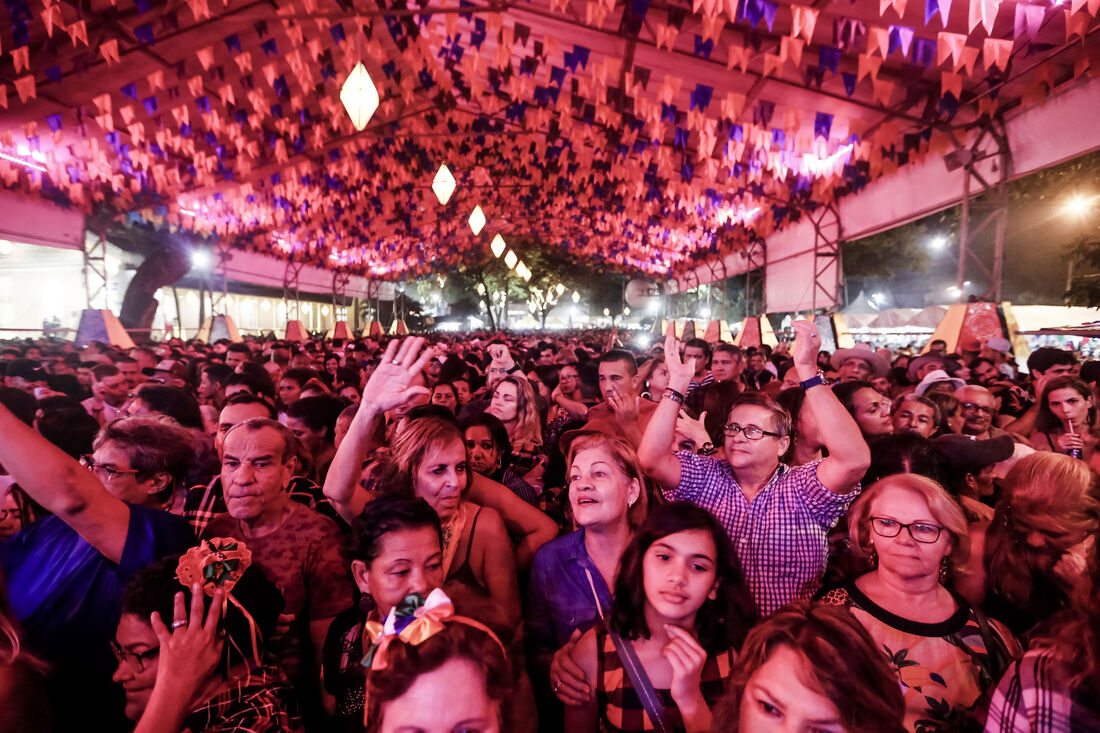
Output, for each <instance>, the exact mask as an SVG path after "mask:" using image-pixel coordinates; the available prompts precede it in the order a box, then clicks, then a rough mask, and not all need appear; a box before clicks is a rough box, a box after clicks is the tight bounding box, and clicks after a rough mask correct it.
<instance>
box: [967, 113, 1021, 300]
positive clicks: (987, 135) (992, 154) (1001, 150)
mask: <svg viewBox="0 0 1100 733" xmlns="http://www.w3.org/2000/svg"><path fill="white" fill-rule="evenodd" d="M959 152H960V153H965V154H964V155H962V156H960V157H961V158H963V159H964V160H965V161H966V162H965V164H964V168H965V176H964V177H963V195H962V212H961V214H960V216H959V266H958V277H957V280H956V282H955V288H956V292H957V293H958V296H957V298H956V299H957V301H958V302H960V303H961V302H963V301H964V300H965V298H966V293H965V287H966V282H967V278H966V272H967V263H968V261H972V262H973V263H974V264H976V265H977V267H978V269H979V270H980V271H982V272H984V273H985V275H986V276H987V277H988V278H989V287H988V288H987V289H986V291H985V292H984V293H983V294H982V295H981V299H982V300H989V301H992V302H994V303H999V302H1000V301H1001V280H1002V273H1003V270H1004V248H1005V230H1006V229H1007V226H1008V186H1007V182H1008V180H1009V178H1010V177H1011V175H1012V151H1011V149H1010V148H1009V145H1008V134H1007V132H1006V130H1005V126H1004V121H1003V120H1000V119H993V120H987V121H986V122H985V123H984V124H983V126H982V131H981V132H980V133H979V134H978V136H977V137H976V138H975V139H974V142H973V143H972V144H971V146H970V147H969V148H960V150H959ZM991 158H995V159H996V160H995V162H994V171H995V172H996V175H997V178H996V180H995V181H994V182H993V183H989V181H987V180H986V179H985V176H983V175H982V174H981V173H980V172H979V171H978V170H977V167H976V166H977V164H978V163H980V162H981V161H984V160H989V159H991ZM971 199H973V200H971ZM990 224H992V225H993V263H992V267H990V266H988V265H986V263H984V262H982V261H981V259H980V258H979V257H978V256H977V255H976V254H975V253H974V251H973V248H972V243H973V242H974V241H975V240H976V239H977V238H978V236H979V235H980V234H981V233H982V232H983V231H985V229H986V228H987V227H988V226H989V225H990Z"/></svg>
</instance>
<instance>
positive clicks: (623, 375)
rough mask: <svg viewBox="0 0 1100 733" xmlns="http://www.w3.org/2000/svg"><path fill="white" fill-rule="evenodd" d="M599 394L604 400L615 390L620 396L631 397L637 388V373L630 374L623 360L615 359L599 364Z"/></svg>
mask: <svg viewBox="0 0 1100 733" xmlns="http://www.w3.org/2000/svg"><path fill="white" fill-rule="evenodd" d="M599 374H600V394H601V395H603V398H604V399H605V400H606V399H608V397H609V396H610V395H611V393H612V392H615V393H616V394H618V395H619V396H620V397H633V396H634V394H635V392H637V389H638V375H637V374H634V375H631V373H630V367H629V366H628V365H627V363H626V362H625V361H621V360H619V359H616V360H615V361H608V362H604V363H603V364H600V366H599Z"/></svg>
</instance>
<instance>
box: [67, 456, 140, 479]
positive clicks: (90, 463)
mask: <svg viewBox="0 0 1100 733" xmlns="http://www.w3.org/2000/svg"><path fill="white" fill-rule="evenodd" d="M80 465H81V466H84V468H87V469H88V470H89V471H91V472H92V473H94V474H95V475H97V476H99V477H100V478H101V479H103V480H104V481H112V480H114V479H115V477H116V476H126V475H131V474H138V473H141V471H138V470H137V469H136V468H114V467H113V466H102V465H100V464H98V463H96V462H95V458H93V457H92V456H90V455H83V456H81V457H80Z"/></svg>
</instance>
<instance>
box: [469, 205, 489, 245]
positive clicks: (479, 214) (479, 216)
mask: <svg viewBox="0 0 1100 733" xmlns="http://www.w3.org/2000/svg"><path fill="white" fill-rule="evenodd" d="M468 222H469V224H470V231H471V232H473V233H474V236H475V237H476V236H477V235H478V234H481V230H482V229H483V228H484V227H485V212H483V211H482V210H481V205H480V204H479V205H477V206H475V207H474V210H473V211H472V212H470V218H469V219H468Z"/></svg>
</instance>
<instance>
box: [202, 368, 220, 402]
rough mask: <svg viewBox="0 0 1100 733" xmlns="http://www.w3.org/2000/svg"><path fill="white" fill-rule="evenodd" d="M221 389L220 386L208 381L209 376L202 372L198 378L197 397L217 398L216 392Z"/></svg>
mask: <svg viewBox="0 0 1100 733" xmlns="http://www.w3.org/2000/svg"><path fill="white" fill-rule="evenodd" d="M220 389H221V385H220V384H218V383H217V382H215V381H212V380H211V379H210V376H209V375H208V374H207V373H206V372H203V373H202V376H201V377H199V397H200V398H201V399H205V400H208V399H212V398H213V397H215V396H217V394H218V390H220Z"/></svg>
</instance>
